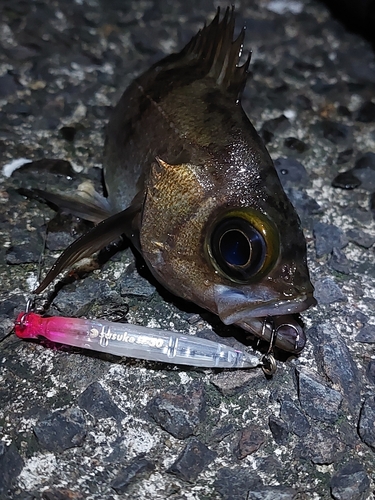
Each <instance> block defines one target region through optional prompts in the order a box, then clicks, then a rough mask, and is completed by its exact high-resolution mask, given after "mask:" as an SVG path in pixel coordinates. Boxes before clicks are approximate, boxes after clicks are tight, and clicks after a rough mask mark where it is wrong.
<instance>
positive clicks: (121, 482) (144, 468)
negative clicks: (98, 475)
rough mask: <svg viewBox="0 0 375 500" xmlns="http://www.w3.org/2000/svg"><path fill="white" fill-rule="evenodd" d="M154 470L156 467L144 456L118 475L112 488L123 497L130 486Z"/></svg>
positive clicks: (133, 461)
mask: <svg viewBox="0 0 375 500" xmlns="http://www.w3.org/2000/svg"><path fill="white" fill-rule="evenodd" d="M154 469H155V465H154V464H153V463H152V462H151V461H150V460H147V459H146V458H144V457H143V456H141V457H137V458H135V459H134V460H132V462H131V463H130V464H129V465H128V466H127V467H125V468H124V469H122V470H121V471H120V472H119V473H118V474H117V476H116V477H115V479H114V480H113V481H112V483H111V487H112V488H113V489H114V490H115V491H116V493H117V494H119V495H121V494H123V493H125V492H126V490H127V489H128V487H129V485H130V484H131V483H132V482H134V481H135V480H136V479H137V478H138V477H139V476H141V477H143V476H144V475H147V474H149V473H151V472H152V471H153V470H154Z"/></svg>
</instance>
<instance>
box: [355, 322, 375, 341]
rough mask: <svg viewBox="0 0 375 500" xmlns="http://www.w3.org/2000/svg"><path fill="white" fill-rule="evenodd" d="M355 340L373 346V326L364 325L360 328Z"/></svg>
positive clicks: (374, 336) (374, 338)
mask: <svg viewBox="0 0 375 500" xmlns="http://www.w3.org/2000/svg"><path fill="white" fill-rule="evenodd" d="M355 340H356V341H357V342H362V343H364V344H375V325H366V326H364V327H363V328H361V330H360V331H359V333H358V335H357V336H356V338H355Z"/></svg>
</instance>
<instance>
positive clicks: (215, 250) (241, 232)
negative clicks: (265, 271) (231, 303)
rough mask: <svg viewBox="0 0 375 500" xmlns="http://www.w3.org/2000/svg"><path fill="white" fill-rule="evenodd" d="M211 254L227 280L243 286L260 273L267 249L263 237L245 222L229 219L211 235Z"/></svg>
mask: <svg viewBox="0 0 375 500" xmlns="http://www.w3.org/2000/svg"><path fill="white" fill-rule="evenodd" d="M210 254H211V256H212V258H213V260H214V264H215V266H216V268H217V269H219V270H220V271H221V272H222V273H223V274H224V275H225V276H226V277H228V278H229V279H230V280H234V281H241V282H242V281H243V282H246V281H247V280H249V279H251V278H253V277H254V276H255V275H256V274H257V273H258V272H259V271H260V270H261V269H262V266H263V264H264V262H265V258H266V254H267V248H266V242H265V240H264V238H263V236H262V234H261V233H260V232H259V231H258V230H257V229H255V228H254V227H253V226H252V224H251V223H250V222H249V221H248V220H246V219H245V218H241V217H228V218H225V219H223V220H221V221H220V222H218V224H217V225H216V227H215V228H214V230H213V232H212V234H211V240H210Z"/></svg>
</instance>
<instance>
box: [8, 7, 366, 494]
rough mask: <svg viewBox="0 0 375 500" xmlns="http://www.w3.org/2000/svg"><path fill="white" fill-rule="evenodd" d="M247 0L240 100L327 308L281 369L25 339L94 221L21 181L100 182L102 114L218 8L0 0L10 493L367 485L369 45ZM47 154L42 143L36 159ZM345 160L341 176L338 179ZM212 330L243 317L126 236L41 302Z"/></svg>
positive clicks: (320, 12) (235, 341)
mask: <svg viewBox="0 0 375 500" xmlns="http://www.w3.org/2000/svg"><path fill="white" fill-rule="evenodd" d="M246 5H247V2H242V3H241V2H239V6H238V9H237V10H238V23H237V25H238V28H240V26H241V25H242V23H243V22H246V25H247V33H246V42H245V49H250V48H251V49H252V50H253V58H252V63H251V71H252V77H251V78H250V79H249V82H248V84H247V87H246V90H245V92H244V97H243V106H244V108H245V110H246V112H247V113H248V115H249V117H250V118H251V120H252V122H253V124H254V126H255V127H256V129H257V130H258V131H260V134H261V136H262V138H263V140H264V141H265V142H266V144H267V147H268V149H269V151H270V153H271V156H272V157H273V159H274V160H275V161H276V166H277V169H278V172H279V175H280V178H281V180H282V182H283V185H284V187H285V190H286V192H287V193H288V196H289V197H290V199H291V200H292V202H293V203H294V205H295V207H296V209H297V211H298V212H299V214H300V217H301V220H302V224H303V228H304V231H305V235H306V240H307V244H308V258H309V267H310V271H311V276H312V281H313V283H314V286H315V288H316V294H315V295H316V298H317V300H318V306H317V307H315V308H313V309H311V310H309V311H307V312H306V313H304V314H303V319H304V321H305V324H306V328H307V336H308V342H307V345H306V348H305V349H304V351H303V352H302V353H301V355H300V356H299V357H298V358H295V357H291V358H289V359H285V357H282V356H280V359H278V362H277V365H278V366H277V372H276V374H275V375H274V376H273V377H272V378H269V377H266V376H265V375H264V373H263V372H262V371H261V370H259V369H256V370H247V371H246V370H244V371H237V372H233V371H230V370H221V371H218V370H216V371H215V370H209V369H207V370H204V369H194V368H183V367H176V366H173V365H164V364H161V363H152V362H145V361H139V360H134V359H124V358H119V357H115V356H111V355H104V354H103V355H100V354H95V353H92V352H84V351H82V350H79V349H76V348H69V347H61V346H57V345H54V344H52V343H51V342H48V341H38V342H33V341H30V342H26V341H22V340H20V339H18V338H17V337H16V336H15V335H14V334H13V333H12V328H13V322H14V318H15V317H16V315H17V313H19V312H20V311H22V310H24V308H25V305H26V300H27V298H28V297H29V295H30V292H31V291H32V290H33V288H34V287H35V284H36V282H37V280H38V275H39V269H40V268H41V273H42V275H45V273H46V271H47V270H48V269H49V267H50V266H51V264H52V263H53V262H54V260H55V258H56V256H57V255H59V253H60V252H61V251H62V250H63V249H64V248H65V247H66V246H67V245H68V244H69V243H71V242H72V241H73V240H74V239H75V238H76V237H77V236H79V235H80V234H83V233H84V232H85V231H86V230H87V229H88V227H90V226H89V224H88V223H86V222H84V221H80V220H79V219H77V218H75V217H72V216H70V215H64V214H63V215H61V214H59V215H56V212H55V211H54V210H53V209H52V208H51V207H49V206H47V205H45V204H43V203H41V202H39V201H38V200H35V199H30V198H27V197H26V196H24V194H22V193H24V191H23V192H22V191H21V192H20V191H19V189H20V188H22V189H24V190H25V189H31V188H35V187H38V188H42V189H47V190H52V191H53V190H54V189H55V190H60V191H64V192H68V191H74V190H75V189H76V188H77V186H78V185H79V184H80V183H81V182H82V181H83V180H88V181H90V182H92V183H93V184H94V185H95V186H96V187H97V189H101V171H100V167H101V155H102V148H103V141H104V133H103V129H104V126H105V123H106V121H107V119H108V116H109V113H110V110H111V106H113V105H114V104H115V103H116V102H117V100H118V99H119V97H120V95H121V94H122V92H123V90H124V89H125V88H126V86H127V85H128V84H129V83H130V82H131V80H132V79H133V78H134V77H135V76H136V75H138V74H139V73H140V72H141V71H143V70H145V69H147V68H148V67H149V66H150V65H151V64H152V63H153V62H155V61H156V60H158V59H160V58H161V57H163V56H164V55H166V54H168V53H170V52H171V51H174V50H178V49H180V48H181V47H182V46H183V45H184V43H186V42H187V41H188V40H189V38H190V37H191V36H192V35H193V34H195V32H196V31H197V30H198V29H199V28H200V27H201V26H202V25H203V22H204V21H205V20H206V19H209V20H210V19H211V18H212V17H213V15H214V13H215V10H216V4H214V3H213V2H211V1H210V0H206V1H204V2H189V3H186V2H185V3H184V2H180V1H173V2H172V1H163V2H158V1H151V0H150V1H144V2H143V1H142V2H136V1H134V2H128V1H124V2H120V1H118V0H107V1H106V2H104V1H103V2H102V1H99V0H92V1H87V2H86V1H78V0H77V1H75V2H74V1H72V0H64V1H62V0H55V1H54V2H25V1H19V0H13V1H8V0H3V1H2V4H1V7H0V8H1V10H2V13H1V15H0V119H1V120H0V167H3V166H5V165H9V164H11V162H12V161H13V160H15V159H19V158H25V159H28V160H32V163H29V164H27V165H25V166H24V167H23V168H21V169H18V170H16V171H15V172H14V174H13V175H12V176H11V177H9V176H8V174H10V171H9V167H7V168H6V169H5V171H4V174H5V175H2V176H1V180H0V218H1V231H0V239H1V245H0V274H1V282H0V294H1V296H0V301H1V302H0V341H1V343H0V351H1V356H0V357H1V376H0V470H1V474H0V498H4V499H8V498H12V499H13V498H14V499H19V500H31V499H48V500H55V499H67V498H71V499H95V500H96V499H98V500H99V499H100V500H101V499H103V498H108V499H110V498H113V499H132V498H142V499H143V498H145V499H149V498H153V499H165V498H170V499H176V500H177V499H179V500H180V499H186V500H188V499H189V500H190V499H204V498H210V499H211V498H214V499H216V498H217V499H228V500H229V499H231V500H237V499H238V500H240V499H241V500H242V499H244V500H246V499H251V500H252V499H254V500H255V499H285V500H287V499H288V500H289V499H316V500H318V499H330V498H334V499H338V500H344V499H351V500H368V499H370V498H372V495H373V494H374V488H375V485H374V481H375V426H374V422H375V397H374V390H375V354H374V343H375V293H374V292H375V253H374V243H375V222H374V213H375V212H374V203H373V198H374V195H373V193H374V191H375V163H374V158H375V100H374V96H375V57H374V53H373V51H372V50H371V47H370V46H369V45H368V43H367V42H365V41H364V40H362V39H361V38H360V37H359V36H357V35H353V34H350V33H348V32H347V31H346V30H345V28H344V27H343V26H341V25H340V24H339V23H338V22H337V21H334V20H333V19H332V18H331V16H330V14H329V12H328V11H327V10H326V8H325V7H324V6H322V5H321V4H319V3H316V2H313V1H305V2H299V1H297V2H287V1H285V2H271V1H268V0H262V1H260V2H257V6H253V7H247V6H246ZM44 159H47V160H48V161H41V162H39V161H37V160H44ZM338 176H340V177H338ZM46 304H48V305H49V311H48V312H49V313H50V314H57V315H64V316H85V317H89V318H98V317H103V318H107V319H110V320H112V321H128V322H131V323H134V322H135V323H138V324H142V325H145V326H153V327H155V326H159V327H162V328H165V329H171V328H172V329H174V330H176V331H180V332H187V333H191V334H197V335H200V336H202V337H205V338H210V339H211V340H215V339H216V340H218V339H221V340H222V341H223V342H226V343H228V344H230V345H234V346H238V345H239V341H243V342H244V343H245V344H246V345H250V346H254V342H252V340H251V339H246V338H245V337H241V332H240V331H239V330H238V329H234V328H230V327H224V326H223V325H221V324H220V322H219V321H218V320H217V319H216V318H214V317H212V316H211V315H209V314H208V313H205V312H203V311H201V310H200V309H198V308H196V307H195V306H194V305H191V304H186V303H184V302H183V301H182V300H180V299H176V298H174V297H172V296H171V295H170V294H169V293H167V292H166V291H164V290H163V289H162V288H161V287H160V286H159V285H158V284H157V283H156V282H155V280H154V279H153V278H152V277H151V276H150V273H149V272H148V270H147V269H146V268H145V265H144V264H143V263H142V262H141V261H140V259H139V258H138V259H137V260H136V261H135V259H134V256H133V254H132V252H131V250H130V249H129V248H122V249H121V251H119V252H117V253H116V252H115V249H110V250H108V251H107V252H106V253H105V255H101V257H100V259H99V260H98V259H94V260H93V261H91V262H86V263H85V265H84V266H80V269H79V270H78V271H77V272H76V273H75V274H74V275H71V276H68V277H67V278H64V279H60V280H58V283H57V286H56V289H55V290H54V291H53V287H51V288H50V289H49V290H48V292H46V293H45V294H43V295H42V297H41V298H39V299H37V304H36V305H37V307H43V306H46Z"/></svg>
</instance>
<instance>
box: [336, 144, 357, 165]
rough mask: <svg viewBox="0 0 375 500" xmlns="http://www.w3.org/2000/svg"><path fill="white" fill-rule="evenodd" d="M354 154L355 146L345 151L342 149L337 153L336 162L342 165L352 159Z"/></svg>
mask: <svg viewBox="0 0 375 500" xmlns="http://www.w3.org/2000/svg"><path fill="white" fill-rule="evenodd" d="M352 156H353V148H349V149H345V151H341V152H340V153H339V154H338V155H337V160H336V164H337V165H342V164H343V163H347V162H348V161H349V160H351V158H352Z"/></svg>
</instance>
